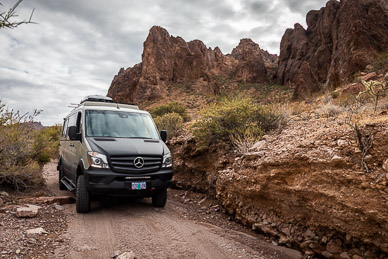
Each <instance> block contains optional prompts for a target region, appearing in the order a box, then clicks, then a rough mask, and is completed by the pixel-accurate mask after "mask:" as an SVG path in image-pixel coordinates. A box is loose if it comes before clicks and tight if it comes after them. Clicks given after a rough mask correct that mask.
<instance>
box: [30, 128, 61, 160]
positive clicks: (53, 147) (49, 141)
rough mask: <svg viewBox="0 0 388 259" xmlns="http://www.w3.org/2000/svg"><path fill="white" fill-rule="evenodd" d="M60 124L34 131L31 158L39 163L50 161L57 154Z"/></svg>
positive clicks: (56, 156)
mask: <svg viewBox="0 0 388 259" xmlns="http://www.w3.org/2000/svg"><path fill="white" fill-rule="evenodd" d="M60 137H61V126H60V125H55V126H51V127H46V128H43V129H41V130H38V131H36V132H35V141H34V154H33V158H34V159H35V160H36V161H38V162H39V163H40V164H45V163H47V162H50V160H51V159H55V158H58V156H59V141H60Z"/></svg>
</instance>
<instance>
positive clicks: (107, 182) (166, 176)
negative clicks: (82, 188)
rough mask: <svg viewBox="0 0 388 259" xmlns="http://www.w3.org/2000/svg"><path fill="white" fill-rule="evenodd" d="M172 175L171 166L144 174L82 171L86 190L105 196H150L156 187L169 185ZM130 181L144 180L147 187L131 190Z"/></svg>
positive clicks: (98, 170) (104, 170)
mask: <svg viewBox="0 0 388 259" xmlns="http://www.w3.org/2000/svg"><path fill="white" fill-rule="evenodd" d="M172 175H173V170H172V168H167V169H161V170H159V171H157V172H152V173H146V174H124V173H116V172H113V171H111V170H110V169H95V168H90V169H89V170H87V171H84V177H85V180H86V188H87V189H88V191H89V192H90V193H91V194H101V195H107V196H130V197H147V196H152V194H153V193H154V192H155V191H157V190H158V189H160V188H167V187H170V186H171V184H172V181H171V180H172ZM132 182H146V186H147V188H146V189H145V190H132V189H131V183H132Z"/></svg>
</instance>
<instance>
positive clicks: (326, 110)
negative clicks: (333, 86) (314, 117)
mask: <svg viewBox="0 0 388 259" xmlns="http://www.w3.org/2000/svg"><path fill="white" fill-rule="evenodd" d="M342 112H344V109H343V108H341V107H340V106H338V105H335V104H333V103H331V102H329V103H327V104H325V105H323V106H321V107H320V108H318V109H317V110H316V113H318V114H320V115H324V116H326V117H328V118H329V117H337V116H338V115H339V114H341V113H342Z"/></svg>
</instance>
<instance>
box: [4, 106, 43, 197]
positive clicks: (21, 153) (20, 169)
mask: <svg viewBox="0 0 388 259" xmlns="http://www.w3.org/2000/svg"><path fill="white" fill-rule="evenodd" d="M37 114H39V111H34V113H33V114H32V115H29V114H23V115H20V113H19V112H18V111H13V110H9V109H7V108H6V107H5V105H4V104H2V103H1V101H0V189H14V190H25V189H27V188H30V187H32V188H34V187H37V186H40V185H41V184H42V183H43V178H42V174H41V172H40V170H41V165H39V163H38V162H37V161H36V160H35V159H34V154H36V150H35V149H34V143H35V134H36V133H35V130H34V128H33V127H31V122H32V121H33V119H34V117H35V116H36V115H37Z"/></svg>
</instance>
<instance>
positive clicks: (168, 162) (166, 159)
mask: <svg viewBox="0 0 388 259" xmlns="http://www.w3.org/2000/svg"><path fill="white" fill-rule="evenodd" d="M162 167H164V168H166V167H172V158H171V153H168V154H166V155H164V156H163V163H162Z"/></svg>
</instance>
